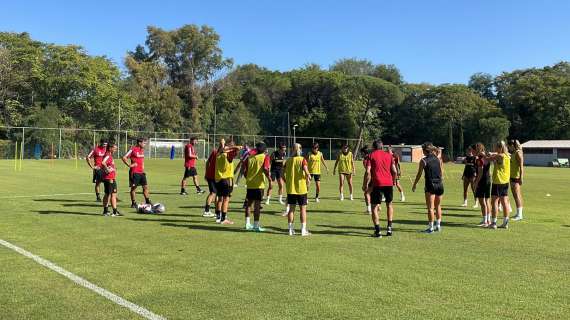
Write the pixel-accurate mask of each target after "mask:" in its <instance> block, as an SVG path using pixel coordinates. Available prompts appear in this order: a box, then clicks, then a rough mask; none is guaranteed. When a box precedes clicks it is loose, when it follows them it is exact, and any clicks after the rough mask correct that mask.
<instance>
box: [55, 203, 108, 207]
mask: <svg viewBox="0 0 570 320" xmlns="http://www.w3.org/2000/svg"><path fill="white" fill-rule="evenodd" d="M62 206H64V207H92V208H96V207H102V205H101V203H99V204H97V203H64V204H62Z"/></svg>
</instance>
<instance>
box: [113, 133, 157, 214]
mask: <svg viewBox="0 0 570 320" xmlns="http://www.w3.org/2000/svg"><path fill="white" fill-rule="evenodd" d="M145 143H146V140H145V139H143V138H138V139H137V144H136V145H134V146H133V147H131V149H130V150H129V151H128V152H127V153H126V154H125V155H124V156H123V157H122V158H121V160H122V161H123V163H124V164H125V165H126V166H127V167H129V186H130V188H131V192H130V194H131V208H135V209H136V208H137V201H136V191H137V187H139V186H141V187H142V189H143V195H144V200H145V203H146V204H150V205H152V202H151V201H150V198H149V191H148V182H147V179H146V173H145V170H144V146H145ZM129 159H130V163H129Z"/></svg>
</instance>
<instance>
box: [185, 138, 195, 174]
mask: <svg viewBox="0 0 570 320" xmlns="http://www.w3.org/2000/svg"><path fill="white" fill-rule="evenodd" d="M195 156H196V152H195V151H194V145H193V144H191V143H188V144H186V145H185V146H184V167H186V168H194V167H195V166H196V158H191V157H195Z"/></svg>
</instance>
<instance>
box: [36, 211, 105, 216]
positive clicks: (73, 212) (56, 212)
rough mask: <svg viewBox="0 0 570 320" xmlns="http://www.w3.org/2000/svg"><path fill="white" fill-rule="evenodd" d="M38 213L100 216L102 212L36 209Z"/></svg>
mask: <svg viewBox="0 0 570 320" xmlns="http://www.w3.org/2000/svg"><path fill="white" fill-rule="evenodd" d="M36 212H37V213H39V214H72V215H79V216H100V217H102V216H103V215H102V214H99V213H88V212H77V211H58V210H39V211H36Z"/></svg>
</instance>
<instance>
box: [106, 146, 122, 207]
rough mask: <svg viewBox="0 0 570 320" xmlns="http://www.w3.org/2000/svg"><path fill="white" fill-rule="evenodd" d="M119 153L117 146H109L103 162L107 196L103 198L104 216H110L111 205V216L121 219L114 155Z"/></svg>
mask: <svg viewBox="0 0 570 320" xmlns="http://www.w3.org/2000/svg"><path fill="white" fill-rule="evenodd" d="M115 152H117V146H116V145H115V144H114V143H108V144H107V153H106V154H105V157H104V158H103V161H102V162H101V168H102V170H103V185H104V189H105V196H103V215H104V216H108V215H109V204H111V207H112V208H113V213H112V214H111V216H113V217H120V216H122V214H121V213H120V212H119V210H117V168H116V167H115V161H114V160H113V154H114V153H115Z"/></svg>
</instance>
